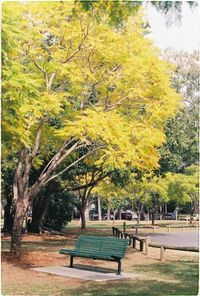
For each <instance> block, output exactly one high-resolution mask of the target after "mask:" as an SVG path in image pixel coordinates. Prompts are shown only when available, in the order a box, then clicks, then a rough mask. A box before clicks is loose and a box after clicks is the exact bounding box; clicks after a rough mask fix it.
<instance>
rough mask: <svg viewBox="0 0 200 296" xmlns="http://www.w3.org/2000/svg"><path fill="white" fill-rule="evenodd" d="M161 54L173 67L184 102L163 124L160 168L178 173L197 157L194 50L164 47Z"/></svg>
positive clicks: (195, 55) (174, 80) (196, 68)
mask: <svg viewBox="0 0 200 296" xmlns="http://www.w3.org/2000/svg"><path fill="white" fill-rule="evenodd" d="M165 58H166V59H167V60H169V61H170V62H172V63H173V64H174V65H175V67H176V70H175V72H174V75H173V80H172V82H173V86H174V87H175V88H176V89H177V91H179V92H180V93H181V94H182V97H183V99H184V104H183V106H182V108H181V109H180V110H178V112H177V113H176V116H175V117H174V118H172V119H170V120H169V121H168V123H167V125H166V127H165V133H166V143H165V144H164V145H163V147H162V148H161V149H160V154H161V158H160V160H159V163H160V172H161V173H165V172H167V171H171V172H174V173H179V172H180V173H181V172H183V171H184V168H185V167H188V166H190V165H192V164H196V163H197V162H198V159H199V151H198V140H199V139H198V131H199V126H198V122H199V106H198V101H199V93H198V88H199V86H198V85H199V65H198V59H199V58H198V53H197V52H195V51H194V52H192V53H190V54H188V53H186V52H177V51H172V50H169V51H166V53H165Z"/></svg>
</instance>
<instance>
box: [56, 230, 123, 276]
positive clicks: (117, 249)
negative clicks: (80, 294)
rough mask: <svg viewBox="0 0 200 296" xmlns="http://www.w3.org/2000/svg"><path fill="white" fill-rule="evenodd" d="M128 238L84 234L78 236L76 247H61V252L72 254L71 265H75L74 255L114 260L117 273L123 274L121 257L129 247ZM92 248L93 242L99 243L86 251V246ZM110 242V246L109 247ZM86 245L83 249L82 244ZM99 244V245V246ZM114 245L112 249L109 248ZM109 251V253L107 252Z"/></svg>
mask: <svg viewBox="0 0 200 296" xmlns="http://www.w3.org/2000/svg"><path fill="white" fill-rule="evenodd" d="M128 242H129V241H128V240H127V239H119V238H111V237H101V236H84V235H81V236H79V237H78V238H77V241H76V244H75V249H74V250H69V249H60V251H59V253H60V254H64V255H70V267H71V268H72V267H73V259H74V257H83V258H92V259H93V260H96V259H99V260H106V261H114V262H117V263H118V269H117V274H118V275H120V274H121V259H122V258H123V257H124V255H125V252H126V250H127V247H128ZM87 243H88V248H90V246H91V244H92V245H93V246H95V243H96V244H97V248H96V249H95V250H93V251H92V252H90V250H89V249H88V251H87V252H86V251H85V248H86V247H87ZM108 244H109V247H108ZM83 245H84V249H83V250H82V246H83ZM98 245H99V246H98ZM111 246H112V250H110V249H109V248H110V247H111ZM95 247H96V246H95ZM107 251H108V253H109V254H106V252H107Z"/></svg>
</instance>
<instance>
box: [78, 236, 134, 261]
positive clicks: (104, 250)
mask: <svg viewBox="0 0 200 296" xmlns="http://www.w3.org/2000/svg"><path fill="white" fill-rule="evenodd" d="M127 246H128V240H126V239H119V238H112V237H102V236H86V235H81V236H79V237H78V239H77V241H76V244H75V249H76V250H77V251H80V252H91V253H96V254H99V255H106V256H116V257H120V258H122V257H124V255H125V252H126V249H127Z"/></svg>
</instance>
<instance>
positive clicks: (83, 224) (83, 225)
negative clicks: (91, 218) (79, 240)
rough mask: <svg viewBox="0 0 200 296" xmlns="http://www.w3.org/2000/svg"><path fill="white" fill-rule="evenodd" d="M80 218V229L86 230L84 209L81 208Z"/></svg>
mask: <svg viewBox="0 0 200 296" xmlns="http://www.w3.org/2000/svg"><path fill="white" fill-rule="evenodd" d="M80 216H81V229H86V219H85V208H82V209H81V210H80Z"/></svg>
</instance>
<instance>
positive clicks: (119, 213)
mask: <svg viewBox="0 0 200 296" xmlns="http://www.w3.org/2000/svg"><path fill="white" fill-rule="evenodd" d="M118 215H119V220H122V210H121V209H119V211H118Z"/></svg>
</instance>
